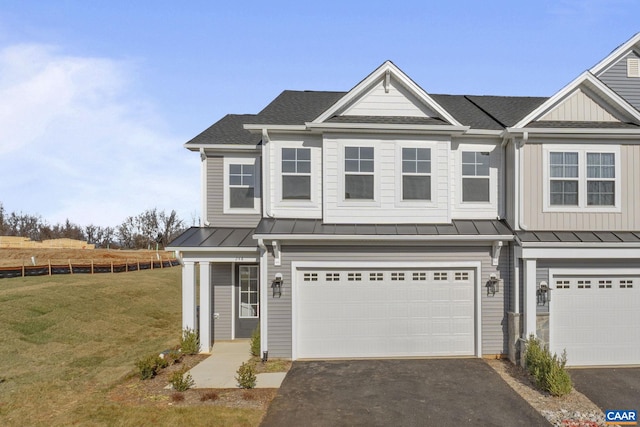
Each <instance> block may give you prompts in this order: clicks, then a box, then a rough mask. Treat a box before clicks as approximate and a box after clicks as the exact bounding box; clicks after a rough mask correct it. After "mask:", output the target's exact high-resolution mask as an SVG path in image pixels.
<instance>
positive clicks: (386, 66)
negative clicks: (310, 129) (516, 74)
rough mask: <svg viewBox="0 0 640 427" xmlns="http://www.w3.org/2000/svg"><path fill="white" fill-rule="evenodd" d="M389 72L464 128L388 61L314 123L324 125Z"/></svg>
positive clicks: (433, 107)
mask: <svg viewBox="0 0 640 427" xmlns="http://www.w3.org/2000/svg"><path fill="white" fill-rule="evenodd" d="M387 72H388V73H389V78H390V76H391V75H393V77H394V78H395V79H396V80H398V81H399V82H400V83H401V84H402V85H403V86H404V87H405V88H407V89H408V90H409V91H410V92H412V93H413V94H414V95H415V96H416V98H418V100H420V101H422V102H423V103H424V104H425V105H427V106H428V107H429V108H430V109H432V110H433V111H435V112H436V113H438V114H439V115H440V116H441V117H442V118H444V119H445V120H447V121H448V122H449V123H451V124H453V125H455V126H462V123H460V122H458V121H457V120H456V119H455V118H454V117H453V116H452V115H451V114H449V113H448V112H447V110H445V109H444V108H443V107H442V106H440V104H438V103H437V102H436V101H435V100H434V99H433V98H431V97H430V96H429V95H428V94H427V93H426V92H425V91H424V90H423V89H422V88H421V87H420V86H418V85H417V84H416V83H415V82H414V81H413V80H411V79H410V78H409V77H408V76H407V75H406V74H405V73H403V72H402V70H400V69H399V68H398V67H396V66H395V64H393V63H392V62H391V61H386V62H385V63H383V64H382V65H381V66H380V67H378V68H377V69H376V70H375V71H373V73H371V74H369V76H367V77H366V78H365V79H364V80H362V81H361V82H360V83H358V84H357V85H356V86H355V87H354V88H353V89H351V90H350V91H349V93H347V94H346V95H345V96H343V97H342V98H341V99H340V100H338V101H337V102H336V103H335V104H333V105H332V106H331V107H329V109H328V110H326V111H325V112H324V113H322V114H321V115H320V116H318V117H317V118H316V119H315V120H314V121H313V122H312V123H314V124H316V123H322V122H324V121H326V120H327V119H329V118H330V117H332V116H333V115H335V114H336V113H337V112H338V111H340V110H341V109H342V108H344V107H345V106H346V105H348V104H349V103H350V102H352V101H354V100H355V99H356V98H357V97H359V96H361V95H363V94H364V93H365V91H367V90H368V89H369V88H370V87H371V85H372V84H374V83H375V82H377V81H378V80H380V79H385V81H386V79H387Z"/></svg>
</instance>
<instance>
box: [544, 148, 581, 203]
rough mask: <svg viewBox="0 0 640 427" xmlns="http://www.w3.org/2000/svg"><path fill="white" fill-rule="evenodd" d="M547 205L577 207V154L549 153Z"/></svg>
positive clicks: (570, 152)
mask: <svg viewBox="0 0 640 427" xmlns="http://www.w3.org/2000/svg"><path fill="white" fill-rule="evenodd" d="M549 177H550V181H549V204H550V205H552V206H578V153H576V152H572V151H568V152H562V151H552V152H550V153H549Z"/></svg>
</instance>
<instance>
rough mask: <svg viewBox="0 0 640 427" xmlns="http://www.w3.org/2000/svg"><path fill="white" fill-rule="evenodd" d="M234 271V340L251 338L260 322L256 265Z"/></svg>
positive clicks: (243, 266) (257, 268) (245, 266)
mask: <svg viewBox="0 0 640 427" xmlns="http://www.w3.org/2000/svg"><path fill="white" fill-rule="evenodd" d="M237 268H238V270H237V271H236V277H237V280H236V285H235V291H236V298H235V300H236V304H237V306H236V334H235V337H236V338H251V333H252V332H253V330H254V329H255V328H256V327H257V326H258V323H259V321H260V286H259V280H258V276H259V267H258V265H239V266H238V267H237Z"/></svg>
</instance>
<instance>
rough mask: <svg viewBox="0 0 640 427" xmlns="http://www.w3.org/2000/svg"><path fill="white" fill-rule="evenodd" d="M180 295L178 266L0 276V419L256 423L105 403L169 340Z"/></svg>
mask: <svg viewBox="0 0 640 427" xmlns="http://www.w3.org/2000/svg"><path fill="white" fill-rule="evenodd" d="M180 301H181V288H180V268H169V269H161V270H153V271H141V272H130V273H119V274H97V275H84V274H83V275H80V274H77V275H64V276H51V277H27V278H15V279H0V342H1V343H2V344H1V345H0V360H2V367H1V368H0V425H3V426H14V425H15V426H24V425H30V426H38V425H42V426H51V425H83V426H84V425H96V426H101V425H119V426H120V425H122V426H127V425H131V426H141V425H149V426H151V425H153V426H157V425H191V426H198V425H222V426H224V425H233V426H235V425H257V424H258V423H259V422H260V419H261V418H262V416H263V414H264V411H263V410H262V409H247V408H227V407H223V406H202V405H198V406H188V405H175V404H173V403H172V402H170V401H164V402H162V401H161V402H149V404H132V403H131V402H122V401H117V400H115V399H113V397H112V396H113V393H112V391H113V390H114V389H115V388H118V387H122V385H123V384H124V383H126V382H128V381H131V378H130V377H131V374H132V373H133V372H135V362H136V360H137V359H139V358H140V357H142V356H145V355H148V354H151V353H155V352H159V351H161V350H164V349H167V348H170V347H173V346H175V345H177V344H178V342H179V337H180V333H181V331H180V325H181V319H180V310H181V305H180Z"/></svg>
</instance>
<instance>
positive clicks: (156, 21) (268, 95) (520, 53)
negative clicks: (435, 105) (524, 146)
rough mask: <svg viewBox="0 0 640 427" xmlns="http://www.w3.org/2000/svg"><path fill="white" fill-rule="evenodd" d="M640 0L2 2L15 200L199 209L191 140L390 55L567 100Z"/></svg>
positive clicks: (116, 219)
mask: <svg viewBox="0 0 640 427" xmlns="http://www.w3.org/2000/svg"><path fill="white" fill-rule="evenodd" d="M638 16H640V4H638V2H636V1H634V0H553V1H547V0H542V1H535V2H516V1H491V0H485V1H471V0H469V1H455V0H452V1H448V2H431V1H424V0H423V1H404V2H403V1H395V2H389V1H377V0H369V1H367V2H360V1H358V2H356V1H345V0H342V1H333V0H325V1H322V2H304V1H299V0H297V1H277V0H274V1H270V2H263V1H256V2H249V1H236V2H219V1H191V2H187V1H185V2H175V1H174V2H170V1H156V2H131V1H119V0H111V1H73V0H59V1H48V2H42V1H28V0H26V1H25V0H15V1H12V0H7V1H4V2H3V4H2V5H1V6H0V96H1V97H2V98H1V99H2V102H1V103H0V159H1V160H2V161H1V163H0V203H2V204H3V205H4V207H5V209H6V210H8V211H22V212H25V213H31V214H39V215H41V216H42V217H43V218H44V219H46V220H47V221H48V222H50V223H56V222H61V221H64V220H65V219H66V218H69V219H70V220H71V221H73V222H76V223H79V224H81V225H87V224H90V223H93V224H96V225H103V226H107V225H111V226H113V225H117V224H120V223H121V222H122V221H123V220H124V219H125V217H126V216H128V215H136V214H138V213H140V212H142V211H143V210H145V209H149V208H153V207H158V208H159V209H165V210H171V209H176V210H177V211H178V213H179V214H180V216H181V217H182V218H183V219H185V220H187V222H189V223H190V222H191V219H192V218H193V217H197V216H198V215H199V207H200V201H199V194H200V189H199V185H200V170H199V156H198V155H197V154H195V153H191V152H189V151H187V150H186V149H184V148H183V147H182V144H183V143H184V142H186V141H187V140H189V139H190V138H192V137H193V136H195V135H197V134H198V133H199V132H201V131H202V130H204V129H205V128H206V127H208V126H210V125H211V124H213V123H214V122H215V121H217V120H218V119H220V118H221V117H222V116H224V115H225V114H227V113H256V112H258V111H259V110H260V109H262V108H263V107H264V106H265V105H266V104H268V103H269V101H271V100H272V99H273V98H274V97H275V96H277V95H278V94H279V93H280V92H281V91H282V90H284V89H296V90H304V89H308V90H349V89H351V88H352V87H353V86H354V85H356V84H357V83H358V82H359V81H360V80H362V79H363V78H364V77H366V75H368V74H369V73H370V72H371V71H373V70H374V69H375V68H376V67H377V66H378V65H380V64H381V63H382V62H384V61H385V60H387V59H390V60H392V61H393V62H394V63H395V64H396V65H397V66H399V67H400V68H401V69H402V70H403V71H405V72H406V73H407V74H408V75H409V76H410V77H411V78H412V79H413V80H414V81H416V82H417V83H418V84H419V85H420V86H422V88H423V89H425V90H426V91H427V92H429V93H450V94H475V95H530V96H550V95H553V93H554V92H556V91H557V90H559V89H560V88H562V87H563V86H564V85H565V84H567V83H568V82H569V81H571V80H572V79H573V78H575V77H576V76H578V75H579V74H580V73H581V72H583V71H584V70H586V69H588V68H589V67H591V66H592V65H594V64H595V63H597V62H598V61H599V60H600V59H602V58H604V57H605V56H606V55H607V54H608V53H610V52H611V51H612V50H613V49H614V48H616V47H617V46H618V45H620V44H621V43H623V42H625V41H626V40H628V39H629V38H630V37H632V36H633V35H634V34H635V33H637V32H639V31H640V25H639V24H638V23H637V22H638V20H637V17H638Z"/></svg>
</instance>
